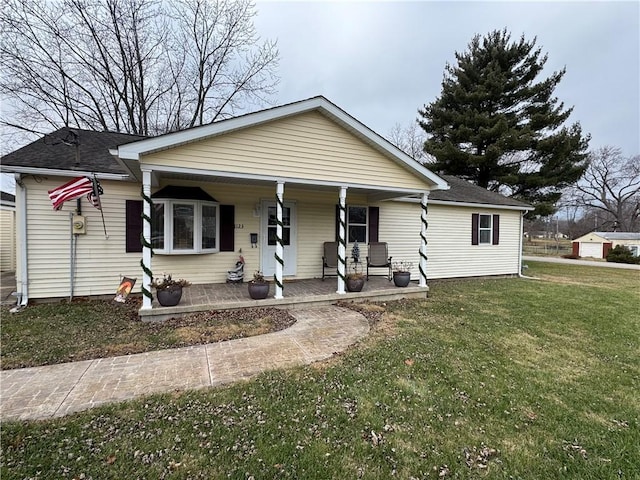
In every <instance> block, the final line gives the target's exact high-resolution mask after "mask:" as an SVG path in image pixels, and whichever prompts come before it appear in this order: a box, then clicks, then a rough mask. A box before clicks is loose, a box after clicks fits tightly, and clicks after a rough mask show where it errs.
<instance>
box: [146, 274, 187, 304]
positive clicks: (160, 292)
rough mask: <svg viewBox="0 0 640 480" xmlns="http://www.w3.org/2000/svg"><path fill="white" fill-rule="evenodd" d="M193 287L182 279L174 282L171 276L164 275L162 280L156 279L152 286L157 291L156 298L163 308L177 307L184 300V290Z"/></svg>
mask: <svg viewBox="0 0 640 480" xmlns="http://www.w3.org/2000/svg"><path fill="white" fill-rule="evenodd" d="M190 285H191V282H188V281H187V280H185V279H183V278H180V279H178V280H174V279H173V278H171V274H164V273H163V274H162V278H154V279H153V281H152V282H151V286H152V287H153V288H155V289H156V298H157V299H158V303H159V304H160V305H162V306H163V307H175V306H176V305H177V304H178V303H180V299H181V298H182V289H183V288H184V287H188V286H190Z"/></svg>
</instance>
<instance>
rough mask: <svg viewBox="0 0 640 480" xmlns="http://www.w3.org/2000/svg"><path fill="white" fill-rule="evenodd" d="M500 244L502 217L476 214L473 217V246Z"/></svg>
mask: <svg viewBox="0 0 640 480" xmlns="http://www.w3.org/2000/svg"><path fill="white" fill-rule="evenodd" d="M499 243H500V215H487V214H481V213H474V214H472V215H471V245H498V244H499Z"/></svg>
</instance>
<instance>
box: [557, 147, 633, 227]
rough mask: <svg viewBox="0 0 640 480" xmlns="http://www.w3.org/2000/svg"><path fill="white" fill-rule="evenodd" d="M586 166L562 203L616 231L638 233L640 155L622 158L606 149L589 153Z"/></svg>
mask: <svg viewBox="0 0 640 480" xmlns="http://www.w3.org/2000/svg"><path fill="white" fill-rule="evenodd" d="M588 158H589V166H588V168H587V170H586V172H585V174H584V175H583V177H582V178H581V179H580V181H578V183H577V184H576V185H575V186H574V187H573V188H571V189H570V190H569V192H568V193H567V196H566V200H565V203H566V204H568V205H572V206H575V207H578V208H581V209H582V211H584V212H585V214H586V213H589V212H590V213H592V214H595V215H596V216H597V218H600V219H601V220H602V221H601V223H605V222H606V223H608V224H610V225H614V222H615V225H616V226H617V228H618V229H619V230H622V231H627V232H633V231H638V230H640V155H635V156H633V157H624V156H623V155H622V151H621V150H620V149H619V148H616V147H612V146H605V147H602V148H600V149H598V150H595V151H593V152H591V153H590V154H589V157H588Z"/></svg>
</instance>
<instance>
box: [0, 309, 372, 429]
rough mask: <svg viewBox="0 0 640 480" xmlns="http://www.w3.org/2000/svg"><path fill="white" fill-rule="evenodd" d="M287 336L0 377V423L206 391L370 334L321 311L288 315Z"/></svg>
mask: <svg viewBox="0 0 640 480" xmlns="http://www.w3.org/2000/svg"><path fill="white" fill-rule="evenodd" d="M290 313H291V315H293V316H294V317H295V318H296V323H295V324H294V325H292V326H291V327H290V328H288V329H286V330H282V331H279V332H274V333H269V334H266V335H259V336H256V337H249V338H243V339H239V340H231V341H227V342H219V343H213V344H209V345H199V346H195V347H185V348H176V349H171V350H161V351H155V352H147V353H141V354H136V355H126V356H121V357H114V358H102V359H97V360H86V361H82V362H73V363H64V364H60V365H50V366H45V367H34V368H22V369H17V370H3V371H1V372H0V389H1V390H0V420H3V421H4V420H24V419H43V418H50V417H58V416H64V415H68V414H70V413H73V412H78V411H82V410H86V409H89V408H92V407H95V406H98V405H101V404H105V403H108V402H118V401H123V400H129V399H132V398H136V397H139V396H142V395H147V394H151V393H160V392H170V391H173V390H186V389H196V388H205V387H212V386H217V385H222V384H225V383H230V382H235V381H238V380H243V379H246V378H249V377H251V376H252V375H255V374H257V373H260V372H263V371H266V370H271V369H276V368H282V367H289V366H294V365H302V364H308V363H311V362H314V361H318V360H323V359H326V358H329V357H331V356H332V355H333V354H334V353H335V352H341V351H343V350H345V349H346V348H347V347H348V346H349V345H351V344H353V343H355V342H357V341H358V340H359V339H361V338H362V337H364V336H365V335H366V334H367V333H368V332H369V324H368V321H367V319H366V318H365V317H364V316H362V315H361V314H359V313H357V312H354V311H352V310H349V309H345V308H341V307H335V306H325V307H321V308H315V309H305V310H293V311H291V312H290Z"/></svg>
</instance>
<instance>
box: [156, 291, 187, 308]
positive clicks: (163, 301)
mask: <svg viewBox="0 0 640 480" xmlns="http://www.w3.org/2000/svg"><path fill="white" fill-rule="evenodd" d="M156 298H157V299H158V303H159V304H160V305H162V306H163V307H175V306H176V305H178V303H180V299H181V298H182V287H173V288H164V289H161V290H156Z"/></svg>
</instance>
